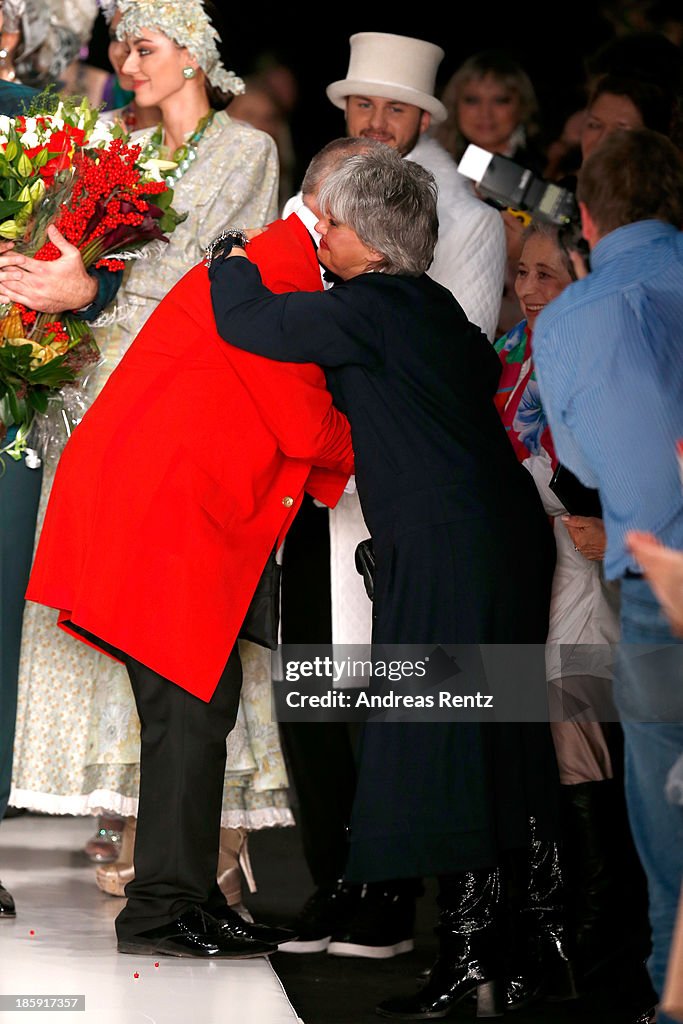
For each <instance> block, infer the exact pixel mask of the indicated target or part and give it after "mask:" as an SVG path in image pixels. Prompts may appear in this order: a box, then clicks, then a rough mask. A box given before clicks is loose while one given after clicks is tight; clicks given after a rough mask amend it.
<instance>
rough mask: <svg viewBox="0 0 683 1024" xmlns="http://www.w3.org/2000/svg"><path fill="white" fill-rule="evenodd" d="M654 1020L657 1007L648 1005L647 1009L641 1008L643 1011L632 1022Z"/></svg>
mask: <svg viewBox="0 0 683 1024" xmlns="http://www.w3.org/2000/svg"><path fill="white" fill-rule="evenodd" d="M656 1020H657V1007H656V1006H650V1007H649V1008H648V1009H647V1010H643V1012H642V1013H640V1014H639V1015H638V1016H637V1017H636V1019H635V1020H634V1021H633V1024H655V1021H656Z"/></svg>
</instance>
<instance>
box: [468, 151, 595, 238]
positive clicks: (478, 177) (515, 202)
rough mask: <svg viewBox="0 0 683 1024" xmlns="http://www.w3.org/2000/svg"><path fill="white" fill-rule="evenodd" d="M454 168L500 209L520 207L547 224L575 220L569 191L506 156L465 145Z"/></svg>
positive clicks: (574, 207)
mask: <svg viewBox="0 0 683 1024" xmlns="http://www.w3.org/2000/svg"><path fill="white" fill-rule="evenodd" d="M458 170H459V172H460V173H461V174H463V175H464V176H465V177H466V178H471V179H472V180H473V181H475V182H476V183H477V191H478V192H479V194H480V195H481V197H482V198H483V199H490V200H492V201H493V203H494V205H497V206H498V207H499V208H500V209H508V208H509V209H511V210H513V211H515V210H522V211H525V212H528V213H529V214H530V215H531V217H532V219H533V218H536V219H537V220H543V221H546V222H548V223H549V224H558V225H562V224H569V223H571V222H574V223H577V224H578V222H579V208H578V205H577V202H576V199H575V197H574V194H573V192H570V191H569V190H568V189H566V188H561V187H560V186H559V185H555V184H554V183H553V182H552V181H544V180H543V179H542V178H538V177H536V175H535V174H534V173H533V172H532V171H530V170H529V169H528V168H527V167H522V166H521V165H520V164H517V163H515V161H514V160H510V158H509V157H507V156H500V154H498V153H489V152H488V150H486V149H481V147H480V146H468V147H467V149H466V150H465V152H464V153H463V156H462V159H461V160H460V163H459V164H458Z"/></svg>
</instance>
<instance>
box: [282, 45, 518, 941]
mask: <svg viewBox="0 0 683 1024" xmlns="http://www.w3.org/2000/svg"><path fill="white" fill-rule="evenodd" d="M350 46H351V53H350V59H349V66H348V71H347V73H346V78H344V79H341V80H339V81H336V82H332V84H331V85H329V86H328V87H327V96H328V98H329V99H330V100H331V102H332V103H333V104H334V105H335V106H336V107H339V108H340V109H341V110H344V112H345V118H346V134H347V135H348V136H359V137H362V138H371V139H377V140H378V141H380V142H383V143H385V144H386V145H387V146H391V147H392V149H396V150H398V152H399V153H400V154H401V155H402V156H403V157H405V158H406V159H407V160H414V161H415V162H416V163H419V164H421V165H422V166H423V167H425V168H427V170H429V171H431V172H432V174H433V175H434V177H435V178H436V182H437V185H438V199H437V213H438V218H439V239H438V243H437V246H436V251H435V255H434V261H433V263H432V265H431V267H430V268H429V271H428V273H429V275H430V276H431V277H432V278H434V280H436V281H438V282H439V283H440V284H442V285H444V286H445V287H446V288H448V289H449V290H450V291H451V292H452V293H453V295H454V296H455V297H456V299H457V300H458V302H459V303H460V305H461V306H462V307H463V309H464V311H465V313H466V314H467V317H468V318H469V319H470V320H471V321H472V322H473V323H475V324H477V325H478V326H479V327H481V329H482V330H483V331H484V332H485V333H486V334H487V335H488V337H489V338H490V339H491V341H493V340H494V339H495V333H496V327H497V323H498V315H499V312H500V303H501V298H502V295H503V284H504V275H505V261H506V243H505V230H504V227H503V223H502V221H501V218H500V216H499V214H498V213H497V212H496V211H495V210H494V209H493V208H492V207H490V206H488V205H487V204H486V203H484V202H483V201H482V200H481V199H479V198H478V197H477V196H476V195H475V193H474V191H473V189H472V185H471V183H470V182H469V181H467V179H465V178H464V177H463V176H462V175H461V174H459V173H458V170H457V165H456V163H455V161H454V160H453V158H452V157H451V155H450V154H449V153H448V152H447V151H446V150H445V149H444V148H443V146H441V144H440V143H438V142H437V141H436V139H433V138H431V136H430V133H429V129H430V127H431V126H432V125H433V124H438V123H439V122H441V121H444V120H445V119H446V116H447V111H446V108H445V107H444V105H443V104H442V103H441V102H440V100H438V99H437V98H436V96H435V83H436V73H437V69H438V67H439V64H440V63H441V61H442V60H443V57H444V51H443V50H442V49H441V47H439V46H436V45H434V44H433V43H430V42H426V41H425V40H422V39H413V38H410V37H408V36H402V35H394V34H391V33H387V32H358V33H356V34H355V35H352V36H351V38H350ZM300 203H301V197H300V195H299V196H294V197H292V199H290V200H289V201H288V203H287V204H285V209H284V214H285V216H286V215H287V214H288V213H289V212H291V210H292V209H296V208H297V207H298V206H299V205H300ZM328 515H329V544H330V559H329V565H330V573H331V581H330V589H331V613H332V629H331V633H332V641H333V643H334V644H335V645H337V644H342V645H344V644H354V645H356V644H358V645H364V644H369V643H370V634H371V625H372V622H371V615H372V606H371V604H370V602H369V600H368V598H367V596H366V594H365V590H364V586H363V582H362V578H361V576H360V575H358V573H357V572H356V570H355V565H354V552H355V549H356V546H357V544H358V543H359V542H360V541H361V540H364V539H365V538H367V537H368V535H369V531H368V529H367V526H366V525H365V522H364V520H363V516H362V513H361V510H360V503H359V502H358V498H357V495H356V494H355V493H346V494H344V495H343V496H342V499H341V501H340V502H339V503H338V505H337V506H336V508H335V509H333V510H330V512H329V513H328V512H327V510H325V509H318V508H314V507H313V506H312V504H311V503H310V502H309V503H308V504H305V505H304V506H303V507H302V510H301V513H300V516H299V521H298V523H295V524H294V529H293V530H292V531H291V532H290V534H289V536H288V539H287V542H286V544H285V550H284V559H283V637H282V639H283V642H285V643H287V642H291V643H300V642H303V643H313V642H316V643H320V642H325V641H326V640H328V639H329V635H328V636H327V637H326V636H324V635H320V634H319V630H320V628H321V627H320V625H318V627H317V629H316V622H317V621H318V619H319V618H320V609H319V607H318V608H316V605H318V604H319V602H318V600H317V596H318V595H319V594H320V592H321V587H323V586H324V585H326V582H327V581H325V582H323V580H322V579H321V577H322V576H323V574H324V575H326V573H327V565H326V563H327V552H326V550H325V548H326V544H324V543H322V542H321V539H320V538H321V522H320V520H321V517H327V516H328ZM288 602H290V608H291V609H292V610H291V613H290V612H289V608H288ZM316 616H317V618H316ZM299 618H300V619H301V621H300V622H299ZM288 622H291V623H292V626H291V627H289V628H288ZM323 628H324V627H323ZM328 629H329V627H328ZM343 654H344V648H342V649H341V650H340V651H339V655H340V657H342V656H343ZM280 728H281V732H282V738H283V742H284V745H285V748H286V751H287V755H288V763H289V765H290V770H291V773H292V777H293V781H294V785H295V788H296V791H297V794H298V798H299V822H300V825H301V828H302V836H303V840H304V852H305V855H306V860H307V863H308V866H309V869H310V871H311V874H312V877H313V881H314V883H315V885H316V886H317V889H316V892H315V893H314V894H313V897H312V899H311V901H309V904H307V906H306V907H304V909H303V911H302V914H301V915H300V916H299V918H297V921H296V926H295V927H296V931H297V934H298V936H299V938H298V939H297V940H296V941H294V942H290V943H286V944H285V945H284V946H281V947H280V948H281V949H282V950H284V951H289V952H301V953H305V952H319V951H321V950H324V949H327V950H328V952H330V953H332V954H338V955H342V956H363V957H372V958H383V957H392V956H394V955H396V954H397V953H399V952H403V951H405V950H408V949H412V945H413V942H412V932H413V916H414V894H413V891H412V890H411V886H410V885H406V884H405V883H403V884H401V885H400V886H399V885H398V884H393V885H391V886H389V885H387V886H381V885H374V886H371V887H370V886H368V887H364V889H363V891H362V898H361V893H360V892H359V890H358V889H356V888H354V887H350V886H347V885H346V884H345V883H344V881H343V879H342V878H341V876H342V875H343V867H344V863H345V857H346V826H347V825H348V821H349V816H350V811H351V802H352V799H353V789H354V781H355V763H354V752H353V749H352V745H351V741H350V738H349V734H348V731H347V730H346V729H345V727H344V725H343V723H338V722H334V723H322V722H319V723H315V725H311V724H308V723H290V722H282V723H281V724H280ZM399 888H400V890H401V891H400V892H399ZM349 915H350V919H351V921H352V923H351V925H350V926H347V924H346V922H345V919H346V918H348V917H349Z"/></svg>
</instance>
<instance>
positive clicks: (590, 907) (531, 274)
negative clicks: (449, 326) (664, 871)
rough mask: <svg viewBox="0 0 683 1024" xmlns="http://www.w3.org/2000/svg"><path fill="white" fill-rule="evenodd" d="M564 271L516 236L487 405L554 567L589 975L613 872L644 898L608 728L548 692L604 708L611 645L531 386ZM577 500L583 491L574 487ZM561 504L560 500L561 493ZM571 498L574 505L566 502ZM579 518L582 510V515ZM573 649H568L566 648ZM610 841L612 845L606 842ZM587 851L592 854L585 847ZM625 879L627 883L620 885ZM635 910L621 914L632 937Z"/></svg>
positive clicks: (559, 730)
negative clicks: (521, 473)
mask: <svg viewBox="0 0 683 1024" xmlns="http://www.w3.org/2000/svg"><path fill="white" fill-rule="evenodd" d="M573 279H574V269H573V266H572V264H571V263H570V262H569V257H568V255H567V254H566V252H565V251H564V250H563V249H562V247H561V245H560V242H559V239H558V229H557V228H556V227H554V226H552V225H545V224H539V223H533V224H532V226H531V227H530V228H529V229H527V232H526V233H525V236H524V243H523V248H522V254H521V258H520V260H519V268H518V271H517V277H516V280H515V290H516V293H517V297H518V299H519V302H520V305H521V308H522V314H523V317H524V319H522V320H521V321H520V322H519V323H518V324H517V325H516V326H515V327H514V328H513V329H512V330H510V331H509V332H508V333H507V334H505V335H504V336H503V337H502V338H500V339H499V340H498V341H497V342H496V344H495V349H496V351H497V352H498V354H499V356H500V360H501V363H502V365H503V372H502V375H501V378H500V383H499V386H498V392H497V395H496V406H497V408H498V411H499V413H500V416H501V419H502V421H503V423H504V425H505V427H506V429H507V432H508V437H509V438H510V441H511V442H512V446H513V448H514V450H515V452H516V454H517V458H518V459H519V461H520V462H521V463H523V465H524V466H525V467H526V469H528V471H529V473H530V474H531V476H532V477H533V479H534V483H535V484H536V487H537V489H538V492H539V495H540V497H541V500H542V501H543V505H544V508H545V511H546V513H547V514H548V516H549V517H550V520H551V522H552V524H553V531H554V535H555V543H556V550H557V563H556V566H555V574H554V578H553V590H552V598H551V603H550V623H549V630H548V639H547V646H546V672H547V678H548V683H549V693H550V695H551V704H550V708H551V717H552V719H553V721H551V729H552V735H553V741H554V744H555V750H556V754H557V759H558V764H559V769H560V782H561V784H562V786H561V791H562V797H563V802H564V812H565V836H566V845H565V851H566V852H565V856H568V857H569V858H570V859H569V861H568V863H567V871H568V876H569V884H570V887H571V890H572V891H571V899H570V906H571V908H572V925H573V929H574V936H573V946H574V948H575V949H576V956H577V967H578V970H579V972H580V973H581V974H584V973H585V971H586V970H588V969H590V968H591V966H592V965H593V964H594V962H595V958H596V957H597V956H598V947H599V946H600V944H602V946H603V948H609V949H610V950H612V954H611V955H612V956H614V957H617V956H619V955H620V953H621V951H623V940H621V939H620V938H619V937H618V934H617V932H618V927H617V926H616V925H615V920H616V918H615V912H616V909H617V907H618V901H619V885H620V882H619V877H620V875H619V872H620V871H621V872H623V874H624V876H627V875H628V876H630V877H628V878H627V882H628V886H627V888H628V889H629V891H631V892H633V893H635V894H636V895H637V897H638V896H640V894H642V891H643V883H642V875H641V872H640V869H639V868H638V867H637V862H636V860H635V857H634V854H633V847H632V843H631V841H630V836H629V831H628V826H627V824H626V820H625V816H624V811H623V798H622V796H621V794H620V790H619V786H620V783H619V782H618V780H616V779H614V778H613V774H614V772H613V752H615V753H616V751H617V749H618V746H619V734H618V726H616V724H610V722H609V718H610V716H609V714H607V715H605V716H604V717H605V718H606V719H607V721H606V722H601V721H600V720H599V718H600V715H596V717H597V718H598V720H597V721H584V722H577V721H570V720H567V721H564V720H563V717H564V716H563V714H562V711H561V709H560V708H557V707H553V705H552V695H553V694H557V693H562V694H563V695H564V700H566V701H568V700H576V701H580V702H582V703H583V705H584V706H586V707H590V708H591V709H593V710H594V711H596V712H597V710H598V709H600V710H602V711H605V710H606V709H607V708H608V707H609V704H605V700H606V699H608V694H609V690H610V685H611V655H610V650H611V648H610V645H613V644H615V643H616V642H617V641H618V639H619V625H618V619H619V591H618V588H617V586H616V585H615V584H614V583H608V582H606V581H605V578H604V575H603V569H602V560H603V556H604V551H605V531H604V527H603V525H602V519H601V518H599V517H598V516H596V515H595V514H594V512H593V510H588V508H586V509H585V510H583V509H582V508H580V507H578V506H576V507H575V506H574V505H571V507H570V508H566V507H565V506H564V505H563V504H562V501H561V500H560V498H559V497H558V495H557V494H556V493H555V492H554V490H553V489H552V488H551V481H552V478H553V474H554V472H555V470H556V469H557V466H558V460H557V456H556V454H555V447H554V443H553V438H552V436H551V433H550V429H549V426H548V420H547V417H546V413H545V411H544V408H543V403H542V395H541V393H540V392H539V388H538V383H537V381H536V373H535V369H534V359H533V329H534V327H535V325H536V321H537V318H538V316H539V314H540V313H541V311H542V310H543V309H545V307H546V306H547V305H548V304H549V303H551V302H552V301H553V299H555V298H557V296H558V295H560V294H561V293H562V292H563V291H564V289H565V288H566V287H567V286H568V285H570V284H571V283H572V280H573ZM581 499H582V500H583V501H584V502H585V500H586V496H585V492H581ZM564 500H565V501H567V502H568V503H569V498H568V497H567V496H566V495H565V496H564ZM574 500H577V498H576V497H575V498H574ZM582 511H585V514H573V515H569V514H568V513H580V512H582ZM570 652H571V653H570ZM617 836H618V837H619V838H618V839H617V838H615V837H617ZM589 848H590V850H591V851H592V852H591V854H590V855H588V854H587V850H588V849H589ZM622 884H626V883H622ZM641 906H642V901H641V904H640V905H639V904H638V903H636V909H635V911H634V907H633V906H631V907H629V913H630V914H632V915H633V920H635V922H636V928H635V929H634V932H636V931H637V929H638V927H639V926H642V923H643V922H642V921H641V920H640V919H639V913H640V912H641Z"/></svg>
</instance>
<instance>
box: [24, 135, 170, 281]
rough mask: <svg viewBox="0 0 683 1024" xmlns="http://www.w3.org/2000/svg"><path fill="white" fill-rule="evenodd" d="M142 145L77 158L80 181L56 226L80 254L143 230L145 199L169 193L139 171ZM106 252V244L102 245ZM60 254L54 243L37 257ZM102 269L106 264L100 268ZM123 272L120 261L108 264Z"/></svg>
mask: <svg viewBox="0 0 683 1024" xmlns="http://www.w3.org/2000/svg"><path fill="white" fill-rule="evenodd" d="M139 156H140V147H139V146H127V145H126V144H125V142H123V140H121V139H115V140H114V141H113V142H112V143H111V145H110V147H109V149H98V150H87V151H85V152H83V153H79V154H77V155H76V157H75V159H74V165H75V167H76V174H77V177H76V182H75V184H74V187H73V190H72V194H71V198H70V200H69V204H68V206H67V205H66V204H64V205H63V206H62V211H61V214H60V217H59V219H58V221H57V227H58V228H59V230H60V231H61V233H62V234H63V235H64V237H65V238H66V239H67V241H69V242H71V244H72V245H76V246H77V247H78V248H80V249H81V250H82V249H84V247H85V246H86V245H88V244H89V243H91V242H92V241H94V240H95V239H103V241H104V240H105V239H106V236H107V235H110V234H111V233H113V232H115V231H116V230H117V229H118V228H121V227H124V226H125V227H132V228H136V227H139V226H140V225H141V224H142V223H143V221H144V220H145V215H146V214H147V213H148V211H149V203H148V202H147V200H146V199H145V198H144V197H145V196H151V195H159V194H160V193H162V192H166V191H167V186H166V185H165V184H164V182H151V183H150V182H142V181H141V177H142V174H141V171H140V169H139V167H137V166H136V161H137V160H138V158H139ZM103 248H104V250H105V251H106V243H105V244H104V245H103ZM59 255H60V253H59V250H58V249H57V247H56V246H55V245H53V244H52V242H46V243H45V245H44V246H43V247H42V248H41V249H40V250H39V251H38V252H37V253H36V259H41V260H54V259H57V258H58V257H59ZM96 265H97V266H101V265H103V264H102V261H100V262H99V263H97V264H96ZM105 265H106V266H107V267H108V269H110V270H113V269H121V267H120V261H110V262H107V263H106V264H105Z"/></svg>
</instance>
